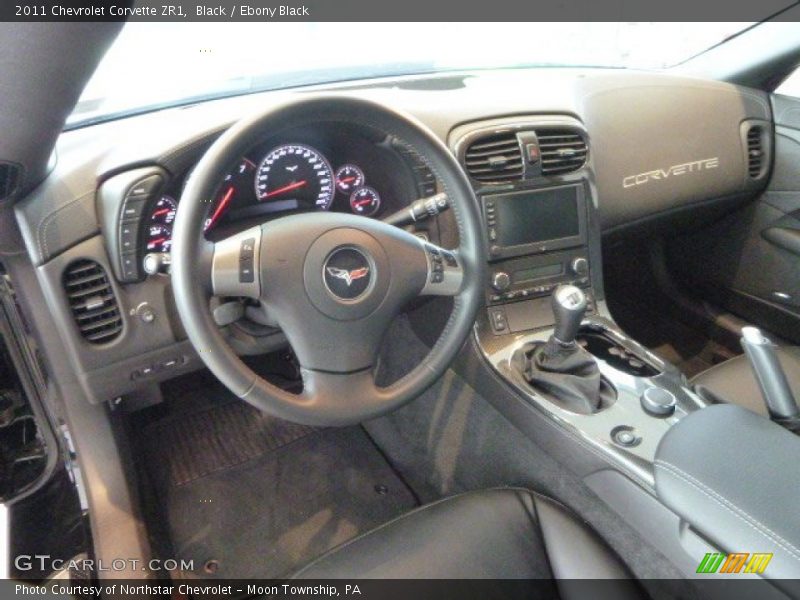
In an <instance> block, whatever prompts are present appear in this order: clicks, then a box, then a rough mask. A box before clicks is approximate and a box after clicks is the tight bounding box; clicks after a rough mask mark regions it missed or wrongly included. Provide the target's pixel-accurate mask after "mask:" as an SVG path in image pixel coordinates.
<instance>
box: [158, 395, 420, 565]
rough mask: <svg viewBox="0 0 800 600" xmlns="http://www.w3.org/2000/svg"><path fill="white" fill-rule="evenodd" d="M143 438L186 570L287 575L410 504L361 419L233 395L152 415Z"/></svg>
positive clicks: (168, 524) (169, 527)
mask: <svg viewBox="0 0 800 600" xmlns="http://www.w3.org/2000/svg"><path fill="white" fill-rule="evenodd" d="M142 444H143V446H144V448H146V449H147V454H148V459H147V465H148V469H149V472H150V476H151V480H152V481H153V483H154V486H155V497H156V501H157V502H158V503H159V504H160V506H161V512H162V513H163V514H164V517H165V520H166V529H167V531H168V533H169V536H170V538H171V545H172V551H173V553H174V555H175V558H178V559H185V560H192V561H194V571H193V572H192V573H185V574H184V576H196V577H214V578H271V577H281V576H285V575H287V574H290V573H291V572H293V571H294V570H296V569H297V568H299V567H301V566H302V565H304V564H306V563H307V562H308V561H310V560H311V559H313V558H314V557H316V556H318V555H320V554H322V553H323V552H325V551H327V550H328V549H330V548H332V547H334V546H336V545H338V544H340V543H342V542H344V541H346V540H348V539H350V538H352V537H354V536H355V535H358V534H359V533H362V532H364V531H366V530H368V529H371V528H373V527H375V526H377V525H380V524H381V523H384V522H386V521H388V520H390V519H391V518H393V517H395V516H397V515H399V514H401V513H403V512H405V511H407V510H408V509H410V508H412V507H413V506H415V505H416V501H415V498H414V496H413V495H412V493H411V492H410V491H409V489H408V488H407V487H406V485H405V484H404V483H403V481H402V480H401V479H400V478H399V477H398V476H397V475H396V474H395V473H394V471H392V469H391V468H390V466H389V464H388V463H387V462H386V460H385V459H384V458H383V456H382V455H381V454H380V453H379V452H378V450H377V449H376V448H375V446H374V445H373V443H372V441H371V440H370V439H369V437H368V436H367V435H366V433H365V432H364V430H363V429H362V428H361V427H347V428H340V429H314V428H311V427H305V426H302V425H295V424H292V423H287V422H285V421H281V420H279V419H274V418H272V417H268V416H265V415H263V414H261V413H259V412H258V411H256V410H255V409H253V408H251V407H250V406H249V405H247V404H244V403H243V402H241V401H237V402H228V403H225V404H222V405H217V406H212V407H205V408H203V409H201V410H199V411H197V412H193V413H188V414H186V413H176V414H173V415H172V416H169V417H167V418H165V419H162V420H159V421H156V422H154V423H152V424H150V425H149V426H147V428H146V429H145V431H144V432H143V435H142ZM208 564H213V566H214V567H216V570H215V571H214V572H213V573H208V572H206V571H205V570H204V566H205V565H208Z"/></svg>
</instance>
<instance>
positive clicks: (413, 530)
mask: <svg viewBox="0 0 800 600" xmlns="http://www.w3.org/2000/svg"><path fill="white" fill-rule="evenodd" d="M295 577H296V578H303V579H329V578H348V579H350V578H352V579H361V578H367V579H369V578H386V579H405V578H414V579H475V578H487V579H540V578H553V577H555V578H559V579H561V578H563V579H570V578H571V579H578V578H591V579H604V578H605V579H609V578H613V579H623V580H626V581H623V582H622V584H621V585H622V586H623V587H622V589H621V590H620V593H621V594H623V596H622V597H625V596H624V594H625V593H628V594H631V597H639V594H638V587H637V586H636V584H635V583H634V582H632V581H630V580H629V578H630V573H629V572H628V570H627V568H626V567H625V566H624V565H623V563H622V562H621V561H620V560H619V558H617V556H616V555H615V554H614V553H613V552H612V551H611V550H610V549H609V548H608V546H606V545H605V543H604V542H603V541H602V540H601V539H600V538H599V537H598V536H597V535H596V534H595V533H594V532H593V531H592V530H591V529H589V527H588V526H587V525H586V524H585V523H583V522H581V521H579V520H578V519H577V518H576V517H575V516H574V515H573V514H572V513H571V512H569V511H568V510H567V509H566V508H564V507H563V506H562V505H561V504H558V503H557V502H554V501H553V500H550V499H549V498H546V497H544V496H541V495H538V494H534V493H532V492H530V491H527V490H520V489H510V488H504V489H492V490H483V491H478V492H469V493H466V494H462V495H460V496H455V497H452V498H447V499H444V500H441V501H439V502H435V503H433V504H429V505H427V506H423V507H421V508H418V509H416V510H414V511H411V512H410V513H407V514H405V515H403V516H401V517H398V518H397V519H394V520H393V521H390V522H389V523H386V524H384V525H382V526H381V527H378V528H377V529H374V530H372V531H370V532H367V533H366V534H364V535H362V536H360V537H357V538H355V539H353V540H351V541H349V542H347V543H345V544H343V545H341V546H339V547H338V548H335V549H334V550H332V551H331V552H329V553H328V554H326V555H324V556H322V557H321V558H319V559H317V560H316V561H314V562H313V563H311V564H310V565H308V566H307V567H305V568H304V569H303V570H301V571H300V572H299V573H297V574H296V575H295Z"/></svg>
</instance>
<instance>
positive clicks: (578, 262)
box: [570, 256, 589, 275]
mask: <svg viewBox="0 0 800 600" xmlns="http://www.w3.org/2000/svg"><path fill="white" fill-rule="evenodd" d="M570 268H571V269H572V272H573V273H575V275H586V274H587V273H588V272H589V261H588V260H586V259H585V258H584V257H583V256H579V257H578V258H575V259H573V260H572V263H571V264H570Z"/></svg>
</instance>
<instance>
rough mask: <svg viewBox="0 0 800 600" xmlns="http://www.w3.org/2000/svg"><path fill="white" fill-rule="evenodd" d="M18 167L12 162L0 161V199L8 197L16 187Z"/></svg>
mask: <svg viewBox="0 0 800 600" xmlns="http://www.w3.org/2000/svg"><path fill="white" fill-rule="evenodd" d="M18 178H19V167H18V166H17V165H14V164H12V163H7V162H0V200H5V199H6V198H8V197H9V196H10V195H11V194H12V193H14V190H16V189H17V179H18Z"/></svg>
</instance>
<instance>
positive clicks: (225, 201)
mask: <svg viewBox="0 0 800 600" xmlns="http://www.w3.org/2000/svg"><path fill="white" fill-rule="evenodd" d="M234 191H235V188H234V187H233V186H231V187H229V188H228V191H227V192H225V195H224V196H223V197H222V200H221V201H220V203H219V206H217V210H215V211H214V214H213V215H211V218H210V219H209V220H208V225H206V228H205V231H208V230H209V229H211V228H212V227H213V226H214V224H215V223H216V222H217V221H218V220H219V218H220V217H221V216H222V213H224V212H225V209H226V208H228V204H230V202H231V199H232V198H233V192H234Z"/></svg>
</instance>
